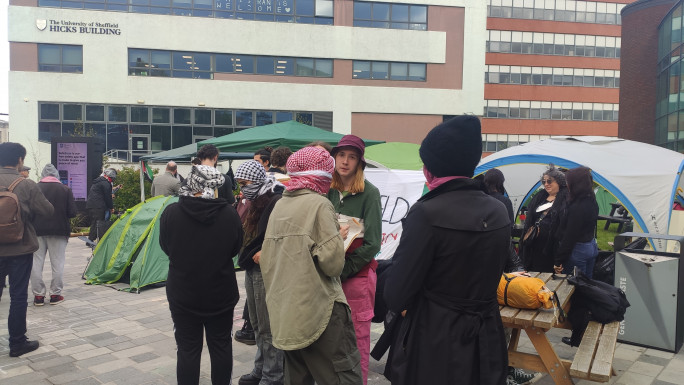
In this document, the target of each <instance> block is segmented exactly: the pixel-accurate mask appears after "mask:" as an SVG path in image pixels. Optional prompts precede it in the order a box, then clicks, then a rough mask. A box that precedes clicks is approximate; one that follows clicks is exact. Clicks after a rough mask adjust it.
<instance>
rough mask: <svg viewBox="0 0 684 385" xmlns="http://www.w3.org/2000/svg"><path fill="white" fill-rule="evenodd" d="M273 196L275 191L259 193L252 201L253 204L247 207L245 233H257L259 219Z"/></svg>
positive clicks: (244, 224)
mask: <svg viewBox="0 0 684 385" xmlns="http://www.w3.org/2000/svg"><path fill="white" fill-rule="evenodd" d="M271 197H273V193H272V192H270V191H269V192H267V193H265V194H262V195H259V196H258V197H257V198H256V199H255V200H253V201H252V204H251V205H250V206H249V208H248V209H247V215H246V216H245V222H244V223H243V224H242V225H243V227H244V229H245V234H249V235H254V236H256V235H257V231H258V227H259V219H261V214H263V213H264V210H265V209H266V206H268V203H269V202H270V201H271Z"/></svg>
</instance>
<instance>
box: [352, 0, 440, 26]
mask: <svg viewBox="0 0 684 385" xmlns="http://www.w3.org/2000/svg"><path fill="white" fill-rule="evenodd" d="M354 26H355V27H371V28H392V29H414V30H421V31H426V30H427V6H425V5H408V4H392V3H371V2H366V1H355V2H354Z"/></svg>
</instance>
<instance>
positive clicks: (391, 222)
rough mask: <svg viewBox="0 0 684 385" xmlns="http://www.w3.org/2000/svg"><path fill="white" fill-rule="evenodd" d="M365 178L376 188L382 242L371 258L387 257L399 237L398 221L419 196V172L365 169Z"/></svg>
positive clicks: (422, 184)
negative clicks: (378, 251)
mask: <svg viewBox="0 0 684 385" xmlns="http://www.w3.org/2000/svg"><path fill="white" fill-rule="evenodd" d="M364 174H365V176H366V179H368V180H369V181H370V182H371V183H373V185H375V187H377V188H378V190H380V203H381V206H382V245H381V247H380V253H378V255H376V256H375V259H390V258H392V256H393V255H394V251H395V250H396V249H397V246H399V240H400V239H401V220H402V219H403V218H405V217H406V214H408V212H409V209H410V208H411V206H413V204H414V203H416V201H417V200H418V199H419V198H420V197H421V196H422V195H423V189H424V187H425V176H424V175H423V172H422V171H412V170H386V169H373V168H367V169H366V170H364Z"/></svg>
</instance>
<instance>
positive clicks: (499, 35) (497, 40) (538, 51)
mask: <svg viewBox="0 0 684 385" xmlns="http://www.w3.org/2000/svg"><path fill="white" fill-rule="evenodd" d="M620 45H621V41H620V38H619V37H611V36H591V35H570V34H562V33H544V32H518V31H495V30H491V31H489V39H488V40H487V52H499V53H518V54H532V55H563V56H587V57H606V58H619V57H620Z"/></svg>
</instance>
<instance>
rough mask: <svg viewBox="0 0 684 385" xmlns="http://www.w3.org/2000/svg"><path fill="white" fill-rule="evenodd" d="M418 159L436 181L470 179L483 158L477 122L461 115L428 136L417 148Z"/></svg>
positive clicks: (471, 116)
mask: <svg viewBox="0 0 684 385" xmlns="http://www.w3.org/2000/svg"><path fill="white" fill-rule="evenodd" d="M419 152H420V159H422V160H423V164H425V167H426V168H427V169H428V171H430V173H432V175H434V176H436V177H438V178H439V177H445V176H467V177H472V176H473V173H474V172H475V167H476V166H477V164H478V163H479V162H480V159H481V158H482V132H481V129H480V119H478V118H477V117H476V116H474V115H461V116H457V117H455V118H452V119H449V120H447V121H446V122H444V123H442V124H440V125H438V126H437V127H435V128H433V129H432V130H431V131H430V132H428V134H427V136H426V137H425V139H423V143H422V144H421V145H420V151H419Z"/></svg>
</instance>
